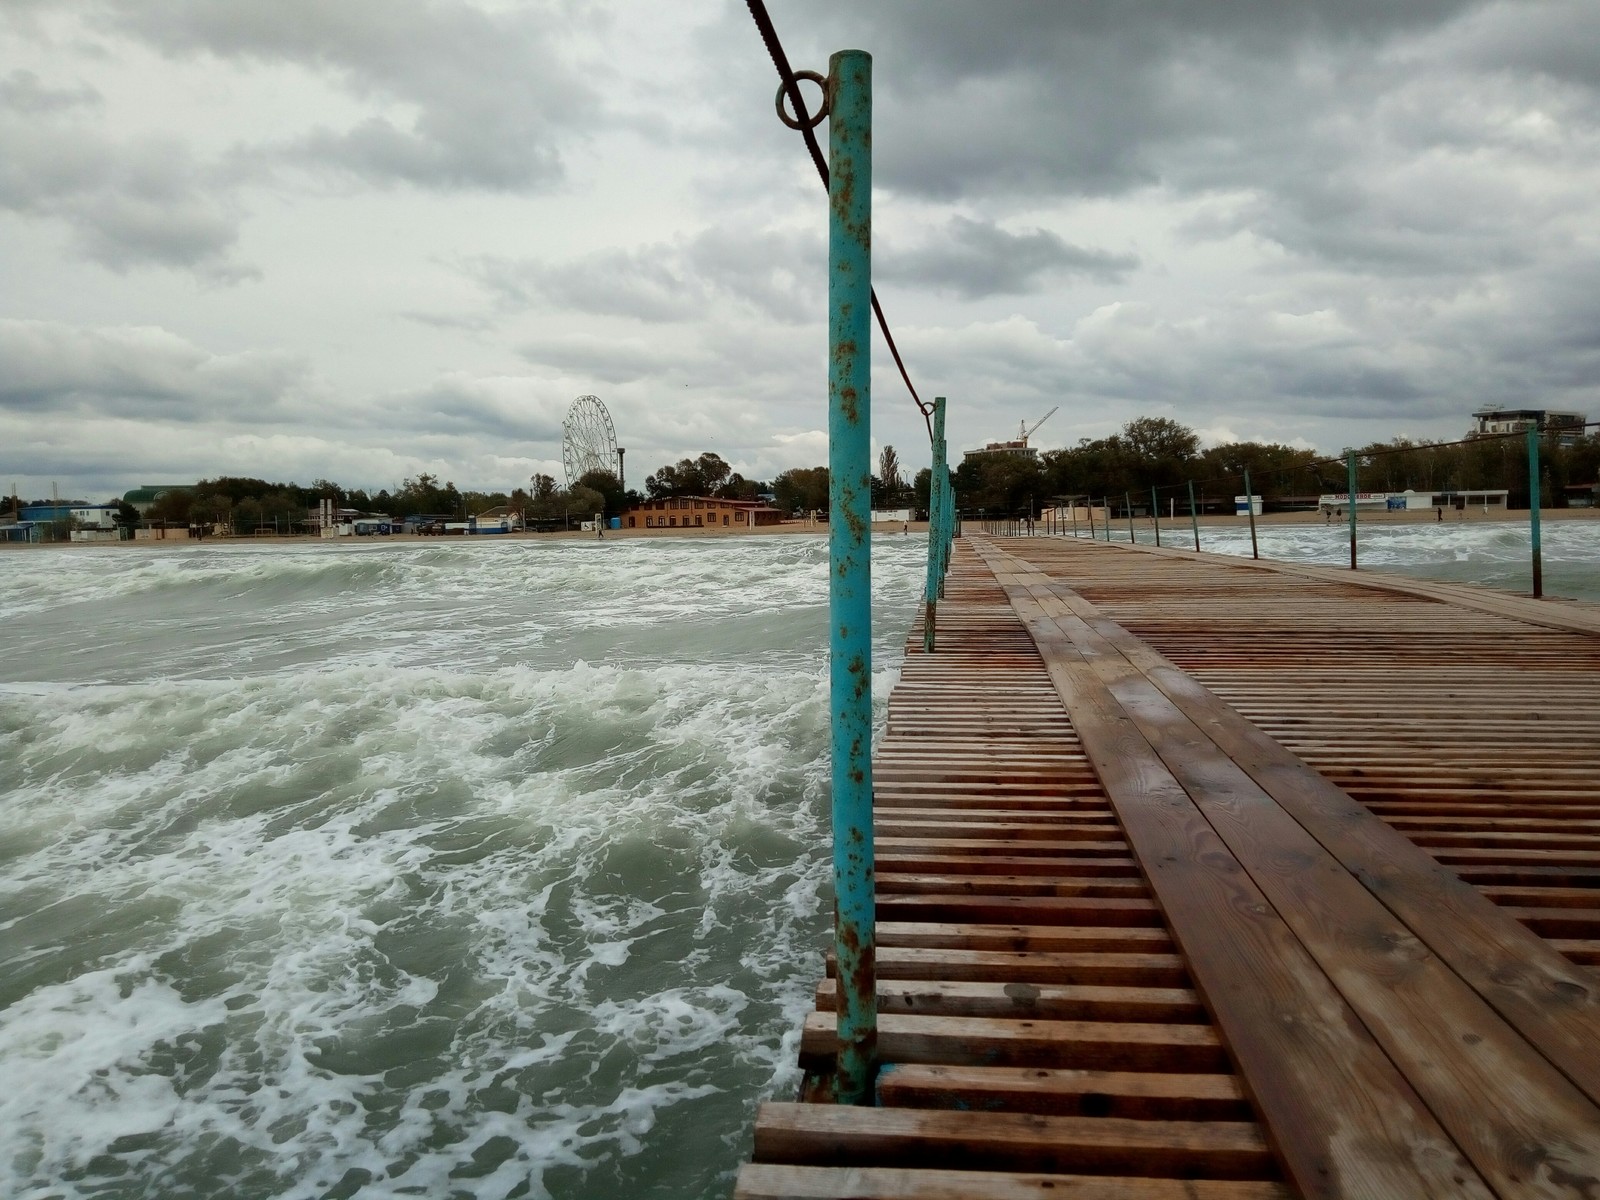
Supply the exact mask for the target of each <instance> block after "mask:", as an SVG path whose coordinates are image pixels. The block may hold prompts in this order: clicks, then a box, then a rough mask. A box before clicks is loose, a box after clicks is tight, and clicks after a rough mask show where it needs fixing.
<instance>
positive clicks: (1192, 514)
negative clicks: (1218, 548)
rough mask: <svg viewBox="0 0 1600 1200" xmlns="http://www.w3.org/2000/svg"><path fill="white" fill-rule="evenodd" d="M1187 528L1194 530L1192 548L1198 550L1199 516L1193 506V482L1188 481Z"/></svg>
mask: <svg viewBox="0 0 1600 1200" xmlns="http://www.w3.org/2000/svg"><path fill="white" fill-rule="evenodd" d="M1188 482H1189V528H1190V529H1192V530H1194V548H1195V551H1196V552H1198V551H1199V549H1200V516H1199V510H1198V509H1196V508H1195V506H1194V480H1192V479H1191V480H1189V481H1188Z"/></svg>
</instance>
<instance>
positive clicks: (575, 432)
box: [561, 396, 622, 488]
mask: <svg viewBox="0 0 1600 1200" xmlns="http://www.w3.org/2000/svg"><path fill="white" fill-rule="evenodd" d="M561 465H562V466H563V467H565V468H566V470H567V486H568V487H569V488H570V487H572V486H573V485H575V484H576V483H577V482H578V480H580V479H582V478H583V477H584V476H585V475H587V474H588V473H589V472H590V471H610V472H611V473H612V474H613V475H616V476H617V477H618V478H619V479H620V478H621V475H622V468H621V466H620V463H619V461H618V454H617V429H616V426H615V425H613V424H612V423H611V414H610V413H608V412H607V411H606V406H605V405H604V404H602V403H600V397H599V396H579V397H578V398H577V399H576V400H574V401H573V402H572V407H571V408H569V409H567V416H566V419H565V420H563V421H562V422H561Z"/></svg>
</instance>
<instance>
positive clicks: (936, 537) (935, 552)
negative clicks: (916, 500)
mask: <svg viewBox="0 0 1600 1200" xmlns="http://www.w3.org/2000/svg"><path fill="white" fill-rule="evenodd" d="M944 406H945V400H944V397H943V396H935V397H934V398H933V469H932V470H931V471H930V472H929V479H928V583H927V587H926V588H925V589H924V591H923V617H922V649H923V652H924V653H926V654H932V653H933V652H934V627H935V624H936V618H937V610H938V607H939V559H940V551H939V547H940V545H941V543H942V538H941V537H940V534H939V516H940V503H939V493H940V492H941V491H942V490H943V488H944V453H945V450H944Z"/></svg>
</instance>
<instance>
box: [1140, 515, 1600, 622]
mask: <svg viewBox="0 0 1600 1200" xmlns="http://www.w3.org/2000/svg"><path fill="white" fill-rule="evenodd" d="M1127 536H1128V533H1127V524H1126V522H1124V523H1123V525H1122V526H1121V528H1120V529H1119V528H1118V526H1117V525H1116V524H1115V523H1113V524H1112V539H1113V540H1114V541H1123V540H1126V538H1127ZM1136 537H1137V539H1138V541H1139V542H1141V543H1143V544H1147V545H1148V544H1150V543H1151V542H1153V541H1154V533H1153V531H1152V530H1151V528H1150V523H1149V522H1148V521H1143V520H1142V521H1139V522H1138V528H1137V529H1136ZM1161 541H1162V543H1163V544H1164V545H1167V546H1176V547H1178V548H1180V549H1184V550H1188V549H1192V548H1193V546H1194V542H1193V540H1192V535H1191V532H1190V527H1189V523H1188V522H1187V521H1186V520H1185V519H1184V518H1182V517H1181V516H1180V517H1179V519H1178V520H1177V521H1176V522H1168V521H1166V520H1163V521H1162V522H1161ZM1256 541H1257V544H1258V546H1259V548H1260V553H1261V557H1262V558H1264V559H1271V560H1275V561H1278V562H1294V563H1315V564H1319V565H1322V566H1332V567H1348V566H1349V565H1350V526H1349V524H1348V523H1347V522H1344V521H1339V520H1335V521H1334V522H1332V523H1331V524H1326V523H1324V522H1323V521H1322V520H1321V519H1320V518H1317V519H1314V520H1311V521H1308V522H1306V523H1304V524H1293V525H1281V524H1271V525H1268V524H1265V523H1263V524H1261V525H1258V526H1257V528H1256ZM1539 543H1540V551H1541V556H1542V558H1543V565H1544V591H1545V594H1546V595H1547V596H1564V597H1568V598H1571V599H1576V600H1588V601H1590V602H1600V520H1559V521H1546V522H1544V524H1543V525H1542V526H1541V528H1540V531H1539ZM1532 544H1533V543H1532V535H1531V534H1530V532H1529V529H1528V522H1527V519H1526V514H1524V515H1523V519H1522V520H1520V521H1518V520H1510V521H1484V520H1473V521H1457V520H1454V519H1453V517H1452V515H1450V514H1447V515H1446V518H1445V520H1443V521H1440V522H1433V521H1426V522H1416V523H1404V524H1402V523H1395V524H1389V523H1386V522H1381V521H1375V522H1372V523H1370V524H1367V523H1361V524H1358V525H1357V526H1356V562H1357V566H1358V567H1359V568H1360V569H1363V570H1373V571H1390V572H1394V573H1396V574H1401V575H1415V576H1418V577H1421V578H1425V579H1439V580H1445V581H1447V582H1451V583H1474V584H1479V585H1482V586H1484V587H1492V588H1497V589H1499V590H1501V591H1507V592H1520V593H1521V594H1523V595H1528V594H1530V592H1531V590H1532V587H1533V584H1532V575H1531V565H1530V564H1531V558H1532ZM1200 548H1201V549H1202V550H1205V551H1208V552H1210V553H1214V554H1234V555H1242V556H1244V557H1247V558H1248V557H1249V555H1250V528H1249V526H1248V525H1246V524H1245V523H1244V522H1243V521H1240V522H1239V523H1238V524H1237V525H1229V526H1215V525H1202V526H1201V527H1200Z"/></svg>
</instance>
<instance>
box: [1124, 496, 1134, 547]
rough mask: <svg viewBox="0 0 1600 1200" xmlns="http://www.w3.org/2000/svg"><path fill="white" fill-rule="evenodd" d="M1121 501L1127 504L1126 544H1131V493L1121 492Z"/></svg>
mask: <svg viewBox="0 0 1600 1200" xmlns="http://www.w3.org/2000/svg"><path fill="white" fill-rule="evenodd" d="M1122 502H1123V503H1124V504H1126V505H1127V506H1128V544H1129V545H1132V544H1133V540H1134V538H1133V493H1132V492H1123V493H1122Z"/></svg>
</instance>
